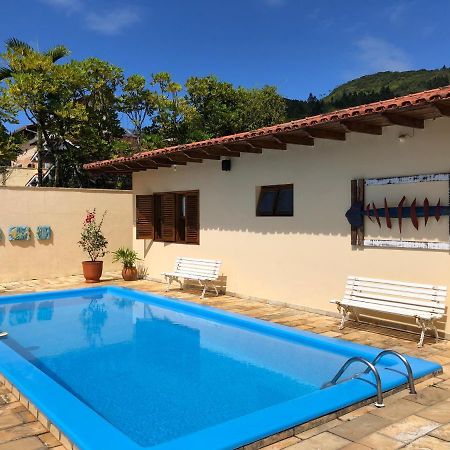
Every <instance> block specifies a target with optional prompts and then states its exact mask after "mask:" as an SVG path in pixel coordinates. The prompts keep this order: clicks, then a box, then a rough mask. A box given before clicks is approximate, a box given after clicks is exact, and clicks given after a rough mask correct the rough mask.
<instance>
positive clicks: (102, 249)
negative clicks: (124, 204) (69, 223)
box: [78, 209, 108, 283]
mask: <svg viewBox="0 0 450 450" xmlns="http://www.w3.org/2000/svg"><path fill="white" fill-rule="evenodd" d="M105 214H106V211H105V212H104V213H103V216H102V218H101V220H100V222H97V219H96V211H95V209H94V210H92V211H87V215H86V218H85V219H84V222H83V228H82V230H81V239H80V240H79V241H78V245H79V246H80V247H81V248H82V249H83V251H84V252H85V253H87V254H88V255H89V258H90V261H83V262H82V265H83V274H84V278H86V282H87V283H98V282H99V281H100V277H101V276H102V271H103V261H98V259H99V258H103V257H104V256H105V255H106V253H107V251H106V247H107V246H108V241H107V240H106V238H105V236H104V235H103V232H102V226H103V220H104V218H105Z"/></svg>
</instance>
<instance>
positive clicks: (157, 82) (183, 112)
mask: <svg viewBox="0 0 450 450" xmlns="http://www.w3.org/2000/svg"><path fill="white" fill-rule="evenodd" d="M150 84H151V86H154V87H155V88H156V91H155V93H156V94H155V99H156V108H155V115H154V116H153V119H152V125H151V126H150V127H149V129H148V131H150V133H151V134H153V135H154V136H153V137H150V138H149V139H147V143H148V144H153V145H155V144H156V146H158V147H163V146H166V145H177V144H183V143H186V142H190V141H191V140H192V139H190V136H191V134H193V133H195V130H194V129H193V124H194V123H195V122H196V119H197V112H196V110H195V108H194V107H193V106H192V105H190V104H189V102H188V101H187V100H186V99H185V98H184V97H183V96H182V95H181V93H182V89H183V88H182V86H181V85H180V84H179V83H176V82H175V81H173V80H172V77H171V76H170V74H169V73H167V72H159V73H157V74H155V75H153V76H152V80H151V83H150Z"/></svg>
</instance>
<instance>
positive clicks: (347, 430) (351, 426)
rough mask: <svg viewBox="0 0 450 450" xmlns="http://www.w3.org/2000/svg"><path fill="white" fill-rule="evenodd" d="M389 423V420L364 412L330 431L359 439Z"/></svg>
mask: <svg viewBox="0 0 450 450" xmlns="http://www.w3.org/2000/svg"><path fill="white" fill-rule="evenodd" d="M389 423H391V422H390V421H389V420H387V419H384V418H383V417H378V416H374V415H372V414H365V415H363V416H360V417H357V418H356V419H353V420H350V421H347V422H344V423H342V425H338V426H337V427H334V428H332V429H331V430H330V432H331V433H333V434H337V435H338V436H341V437H343V438H346V439H349V440H350V441H359V440H360V439H361V438H363V437H364V436H366V435H368V434H370V433H373V432H375V431H377V430H379V429H380V428H383V427H386V426H387V425H388V424H389Z"/></svg>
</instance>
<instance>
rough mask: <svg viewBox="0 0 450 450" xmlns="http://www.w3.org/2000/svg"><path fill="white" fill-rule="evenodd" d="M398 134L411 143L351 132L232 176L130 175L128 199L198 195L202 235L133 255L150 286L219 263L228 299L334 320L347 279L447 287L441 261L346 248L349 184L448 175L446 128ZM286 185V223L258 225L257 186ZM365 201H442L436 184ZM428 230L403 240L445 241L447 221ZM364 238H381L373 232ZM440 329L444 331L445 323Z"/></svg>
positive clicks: (447, 272) (247, 159)
mask: <svg viewBox="0 0 450 450" xmlns="http://www.w3.org/2000/svg"><path fill="white" fill-rule="evenodd" d="M404 133H407V134H409V135H412V134H413V132H412V130H410V129H407V128H403V127H397V126H392V127H386V128H384V130H383V135H382V136H372V135H364V134H357V133H350V134H348V135H347V140H346V141H345V142H338V141H330V140H321V139H316V144H315V147H305V146H296V145H289V146H288V150H286V151H279V150H264V152H263V155H241V157H240V158H235V159H233V162H232V170H231V172H222V171H221V168H220V162H218V161H204V162H203V164H190V165H187V166H179V167H177V169H176V172H175V171H173V169H159V170H157V171H156V170H153V171H147V172H140V173H137V174H135V175H134V178H133V182H134V191H135V193H136V194H149V193H152V192H155V191H159V192H161V191H172V190H189V189H199V190H200V225H201V233H200V245H198V246H194V245H182V244H168V243H159V242H154V243H152V242H151V241H143V240H139V241H136V240H135V241H134V248H135V249H136V250H138V251H139V253H140V254H141V255H142V256H143V257H145V261H146V264H147V266H148V269H149V275H150V276H151V277H159V276H160V273H161V272H162V271H165V270H170V269H171V268H172V266H173V263H174V260H175V258H176V257H177V256H179V255H180V256H192V257H199V258H212V259H219V260H222V261H223V274H224V275H225V276H226V277H227V289H228V290H229V291H231V292H236V293H239V294H241V295H244V296H252V297H259V298H263V299H273V300H280V301H285V302H288V303H293V304H297V305H302V306H306V307H308V308H313V309H319V310H324V311H335V308H334V306H333V305H330V303H329V300H330V299H332V298H336V297H339V296H341V295H342V293H343V288H344V284H345V280H346V277H347V276H348V275H349V274H355V275H360V276H369V277H377V278H387V279H399V280H404V281H413V282H422V283H437V284H444V285H447V286H450V255H449V252H446V251H424V250H408V249H380V248H378V249H377V248H366V249H363V250H361V249H355V248H352V246H351V245H350V227H349V224H348V223H347V221H346V218H345V217H344V214H345V211H346V210H347V209H348V207H349V206H350V180H351V179H352V178H359V177H363V178H370V177H385V176H397V175H415V174H421V173H435V172H448V171H450V150H449V141H450V119H448V118H441V119H437V120H434V121H427V122H426V126H425V129H424V130H415V131H414V136H413V137H411V138H409V139H407V140H406V142H404V143H400V142H399V140H398V136H399V134H404ZM284 183H293V184H294V217H278V218H277V217H256V215H255V207H256V192H257V189H258V186H261V185H270V184H284ZM390 188H392V186H391V187H390ZM367 194H368V196H370V200H372V199H373V200H375V201H376V203H377V205H378V206H380V207H381V206H382V204H381V203H382V202H383V199H384V196H385V195H386V196H387V198H388V199H389V200H390V203H392V204H397V203H398V201H399V200H400V198H401V196H402V195H403V194H405V195H407V196H408V198H409V199H410V201H412V200H413V198H414V196H416V195H417V199H418V204H420V205H421V204H422V202H423V194H425V195H427V196H428V198H429V200H430V201H435V200H436V199H437V198H438V197H439V196H441V201H442V204H444V205H446V204H447V202H448V188H447V187H446V186H444V187H443V185H442V183H423V184H420V185H419V184H413V185H406V184H405V185H402V186H401V187H394V189H391V190H390V189H389V187H386V186H383V187H377V188H370V189H369V188H368V189H367ZM421 225H422V226H423V219H421ZM395 226H396V224H394V227H395ZM427 230H429V231H427V232H425V233H423V232H422V231H421V232H420V235H419V234H418V235H417V236H416V235H415V234H414V230H413V229H412V227H411V226H410V225H409V224H408V225H406V227H405V232H404V235H403V237H404V238H413V239H414V238H420V239H430V240H436V239H441V240H448V238H449V237H448V218H444V219H442V220H441V222H440V223H439V224H436V223H432V221H430V223H429V228H428V227H427ZM368 232H369V233H370V234H371V235H374V236H378V234H379V233H380V232H379V231H378V230H377V229H373V228H372V227H368ZM395 233H396V231H395V230H394V229H393V231H392V232H391V233H390V234H392V235H393V237H397V236H396V235H395ZM381 234H382V237H386V234H389V233H386V231H383V230H382V232H381ZM443 327H444V325H442V326H441V328H443ZM445 327H446V331H447V333H448V332H450V324H449V322H448V321H447V324H446V325H445Z"/></svg>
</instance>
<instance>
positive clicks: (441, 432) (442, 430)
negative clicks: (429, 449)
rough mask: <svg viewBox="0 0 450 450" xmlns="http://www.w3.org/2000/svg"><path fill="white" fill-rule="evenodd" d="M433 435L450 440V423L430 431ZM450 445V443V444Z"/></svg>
mask: <svg viewBox="0 0 450 450" xmlns="http://www.w3.org/2000/svg"><path fill="white" fill-rule="evenodd" d="M429 434H430V435H431V436H434V437H437V438H439V439H442V440H443V441H448V442H450V423H447V424H445V425H442V426H441V427H438V428H435V429H434V430H433V431H431V432H430V433H429ZM449 445H450V444H449Z"/></svg>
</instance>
